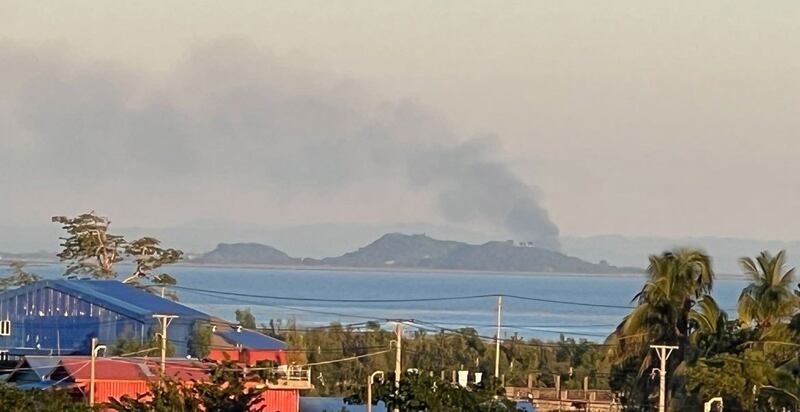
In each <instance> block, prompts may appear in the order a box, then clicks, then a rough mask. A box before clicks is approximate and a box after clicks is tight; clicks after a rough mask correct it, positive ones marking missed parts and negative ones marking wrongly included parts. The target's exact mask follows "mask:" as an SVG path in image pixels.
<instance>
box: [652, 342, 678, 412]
mask: <svg viewBox="0 0 800 412" xmlns="http://www.w3.org/2000/svg"><path fill="white" fill-rule="evenodd" d="M650 347H651V348H652V349H655V350H656V353H657V354H658V359H659V360H660V361H661V368H657V369H653V372H655V371H658V374H659V377H660V379H661V380H660V382H659V387H658V412H664V411H665V410H666V395H667V359H669V355H671V354H672V351H674V350H675V349H678V347H677V346H667V345H650Z"/></svg>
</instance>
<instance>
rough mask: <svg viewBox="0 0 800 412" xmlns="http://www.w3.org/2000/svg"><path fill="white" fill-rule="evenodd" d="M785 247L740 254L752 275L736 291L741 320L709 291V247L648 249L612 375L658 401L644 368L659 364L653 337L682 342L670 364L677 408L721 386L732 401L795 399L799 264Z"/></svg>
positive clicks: (747, 406)
mask: <svg viewBox="0 0 800 412" xmlns="http://www.w3.org/2000/svg"><path fill="white" fill-rule="evenodd" d="M784 255H785V254H784V252H783V251H781V252H779V253H778V254H777V255H774V256H773V255H771V254H770V253H768V252H761V254H759V256H758V257H757V258H756V259H755V260H754V259H750V258H742V259H741V260H740V263H741V265H742V268H743V271H744V273H745V275H747V276H748V277H749V278H750V280H751V283H750V284H749V285H748V286H747V287H745V289H744V290H743V291H742V294H741V296H740V298H739V307H738V314H739V320H737V321H731V320H728V317H727V314H726V313H725V312H724V311H723V310H722V309H720V308H719V306H718V305H717V303H716V301H715V300H714V299H713V298H712V297H711V296H709V295H708V293H709V292H710V290H711V286H712V282H713V271H712V270H711V267H710V259H709V258H708V257H707V256H705V255H703V254H702V253H700V252H697V251H692V250H679V251H675V252H667V253H665V254H662V255H660V256H653V257H651V259H650V267H649V268H648V274H649V275H650V276H649V279H648V281H647V283H646V284H645V286H644V288H643V289H642V292H641V293H639V294H638V295H637V296H636V297H635V300H636V301H637V303H638V305H637V306H636V308H634V309H633V311H632V312H631V314H630V315H628V316H627V317H626V318H625V320H624V321H623V322H622V324H621V325H620V326H619V327H618V328H617V330H616V331H615V333H614V334H612V336H611V337H609V343H611V344H612V345H613V346H612V350H611V351H610V353H609V355H610V356H609V359H610V360H611V361H612V362H613V365H612V368H611V380H610V385H611V387H612V388H613V389H615V390H620V391H622V392H624V393H625V398H626V405H627V406H629V407H634V408H639V409H648V408H649V407H651V406H652V402H653V399H654V392H655V390H656V385H655V384H654V381H653V380H650V379H649V376H648V375H647V374H643V372H645V371H649V370H650V369H651V368H653V367H656V366H657V365H656V364H655V362H654V359H653V358H654V356H653V353H652V351H651V350H650V349H649V347H648V346H649V344H652V343H665V344H677V345H679V347H680V349H679V350H676V351H675V352H674V353H673V355H672V356H671V357H670V359H669V362H668V364H667V370H668V372H669V373H668V382H669V387H668V389H669V392H670V396H669V398H670V399H671V401H672V402H671V404H672V407H673V409H674V410H699V408H701V404H702V402H704V401H706V400H708V399H710V398H711V397H716V396H722V397H723V398H724V400H725V409H726V410H728V409H731V410H751V411H771V410H780V409H781V408H783V407H786V408H788V409H796V408H797V407H798V405H800V400H799V399H798V396H800V380H799V379H798V378H797V376H800V367H798V364H797V348H798V347H800V339H798V333H800V315H799V314H798V309H799V307H798V304H799V303H800V299H799V298H798V296H797V295H798V293H797V292H796V291H795V292H794V293H793V291H792V290H791V289H790V285H791V284H792V282H793V281H794V277H793V275H794V269H787V268H786V266H785V256H784ZM637 335H640V336H641V338H640V339H637V338H636V336H637ZM626 337H628V338H627V339H625V338H626Z"/></svg>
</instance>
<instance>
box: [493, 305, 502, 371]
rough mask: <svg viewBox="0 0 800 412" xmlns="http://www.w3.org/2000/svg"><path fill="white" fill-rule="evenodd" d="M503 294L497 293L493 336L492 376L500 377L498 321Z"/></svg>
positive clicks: (499, 319)
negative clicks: (495, 325)
mask: <svg viewBox="0 0 800 412" xmlns="http://www.w3.org/2000/svg"><path fill="white" fill-rule="evenodd" d="M502 313H503V296H502V295H497V335H496V336H495V338H494V343H495V346H494V378H495V379H500V328H501V326H500V323H501V322H502Z"/></svg>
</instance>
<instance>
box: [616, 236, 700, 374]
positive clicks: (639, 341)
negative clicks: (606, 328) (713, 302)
mask: <svg viewBox="0 0 800 412" xmlns="http://www.w3.org/2000/svg"><path fill="white" fill-rule="evenodd" d="M647 275H648V280H647V282H646V283H645V285H644V287H643V288H642V290H641V292H639V293H638V294H637V295H636V296H635V297H634V298H633V301H635V302H637V303H638V304H637V306H636V307H635V308H634V309H633V311H632V312H631V313H630V314H629V315H628V316H626V317H625V319H623V321H622V323H620V325H619V326H617V329H616V331H615V332H614V333H613V334H612V336H611V338H612V340H613V341H614V342H616V343H617V345H616V348H615V349H616V350H615V354H616V355H617V356H619V357H621V358H628V357H630V356H638V355H639V354H640V353H641V352H642V349H646V348H647V349H649V344H650V343H659V344H678V345H680V346H684V347H685V344H686V343H687V340H688V336H689V334H688V328H689V313H690V311H691V309H692V307H693V306H694V304H695V303H696V302H697V300H698V299H700V298H703V297H705V296H706V294H708V293H709V292H711V288H712V286H713V284H714V273H713V271H712V269H711V258H710V257H709V256H708V255H706V254H705V253H704V252H702V251H700V250H696V249H677V250H673V251H670V252H664V253H662V254H661V255H653V256H650V265H649V266H648V268H647ZM648 352H649V350H648ZM649 361H650V355H649V354H648V355H647V357H646V359H645V362H643V363H642V365H641V370H640V372H643V371H644V370H645V369H647V367H648V365H649V364H650V362H649Z"/></svg>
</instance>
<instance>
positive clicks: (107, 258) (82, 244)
mask: <svg viewBox="0 0 800 412" xmlns="http://www.w3.org/2000/svg"><path fill="white" fill-rule="evenodd" d="M52 220H53V222H55V223H60V224H61V225H62V228H63V229H64V230H65V231H66V232H67V234H68V236H66V237H61V238H60V239H61V240H62V243H61V247H62V248H63V250H62V251H61V253H59V254H58V257H59V258H60V259H61V261H62V262H68V264H67V270H66V272H65V273H64V276H67V277H68V278H71V279H74V278H77V277H80V276H82V275H83V276H91V277H93V278H97V279H113V278H114V277H116V276H117V274H116V273H115V272H114V264H115V263H117V262H120V261H121V260H122V252H123V246H124V244H125V240H124V239H123V238H122V236H118V235H113V234H111V233H109V232H108V227H109V225H110V224H111V221H109V220H108V218H106V217H102V216H98V215H96V214H95V213H94V211H92V212H89V213H84V214H82V215H79V216H77V217H74V218H68V217H66V216H53V219H52Z"/></svg>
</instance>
